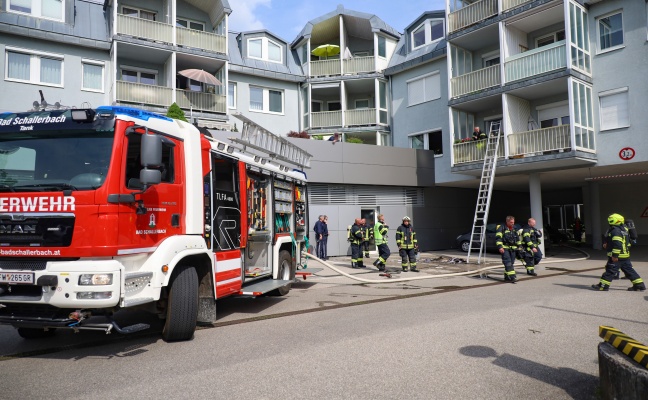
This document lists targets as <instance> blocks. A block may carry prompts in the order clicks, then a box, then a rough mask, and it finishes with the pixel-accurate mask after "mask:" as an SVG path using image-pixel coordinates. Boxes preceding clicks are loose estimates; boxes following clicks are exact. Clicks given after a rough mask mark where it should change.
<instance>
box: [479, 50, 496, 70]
mask: <svg viewBox="0 0 648 400" xmlns="http://www.w3.org/2000/svg"><path fill="white" fill-rule="evenodd" d="M499 63H500V56H499V52H497V54H492V55H491V54H489V55H486V54H484V56H483V57H482V64H483V68H486V67H492V66H493V65H499Z"/></svg>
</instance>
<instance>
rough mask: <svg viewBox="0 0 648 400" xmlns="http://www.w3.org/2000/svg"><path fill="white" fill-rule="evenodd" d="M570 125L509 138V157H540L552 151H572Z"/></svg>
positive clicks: (512, 135) (523, 133) (520, 133)
mask: <svg viewBox="0 0 648 400" xmlns="http://www.w3.org/2000/svg"><path fill="white" fill-rule="evenodd" d="M569 127H570V126H569V125H561V126H552V127H550V128H543V129H535V130H532V131H527V132H518V133H512V134H510V135H508V136H507V138H508V144H509V156H510V157H516V156H524V155H540V154H543V153H545V152H550V151H561V150H562V151H565V150H571V147H572V145H571V138H570V134H569Z"/></svg>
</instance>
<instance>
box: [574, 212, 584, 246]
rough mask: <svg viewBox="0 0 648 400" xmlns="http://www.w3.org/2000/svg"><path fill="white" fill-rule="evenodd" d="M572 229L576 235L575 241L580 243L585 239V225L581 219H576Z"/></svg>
mask: <svg viewBox="0 0 648 400" xmlns="http://www.w3.org/2000/svg"><path fill="white" fill-rule="evenodd" d="M571 228H572V232H573V233H574V240H575V241H577V242H579V243H580V241H581V240H582V239H583V231H584V230H585V224H584V223H583V221H581V219H580V217H576V219H575V220H574V222H573V223H572V224H571Z"/></svg>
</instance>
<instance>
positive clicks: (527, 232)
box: [522, 218, 542, 276]
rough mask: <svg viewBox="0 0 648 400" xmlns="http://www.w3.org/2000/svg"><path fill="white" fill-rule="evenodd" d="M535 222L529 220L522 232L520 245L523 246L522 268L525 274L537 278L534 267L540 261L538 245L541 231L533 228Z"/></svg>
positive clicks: (531, 219) (540, 252) (540, 255)
mask: <svg viewBox="0 0 648 400" xmlns="http://www.w3.org/2000/svg"><path fill="white" fill-rule="evenodd" d="M535 226H536V220H535V219H534V218H529V221H528V225H527V226H526V227H525V228H524V229H523V230H522V243H523V246H524V248H525V249H524V250H525V251H524V257H523V259H524V266H525V267H526V270H527V274H528V275H533V276H537V275H538V274H537V273H536V272H535V266H536V265H538V264H539V263H540V260H542V250H540V247H538V246H540V243H541V239H540V238H542V231H540V230H539V229H536V228H535Z"/></svg>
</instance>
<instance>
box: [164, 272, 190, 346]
mask: <svg viewBox="0 0 648 400" xmlns="http://www.w3.org/2000/svg"><path fill="white" fill-rule="evenodd" d="M178 268H179V269H178V270H176V273H175V277H174V278H173V280H172V282H171V286H170V289H169V297H168V301H167V309H166V321H165V322H164V329H163V330H162V338H163V339H164V340H165V341H167V342H175V341H180V340H190V339H191V338H193V335H194V331H195V330H196V321H197V319H198V273H197V272H196V269H195V268H194V267H190V266H182V267H178Z"/></svg>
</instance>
